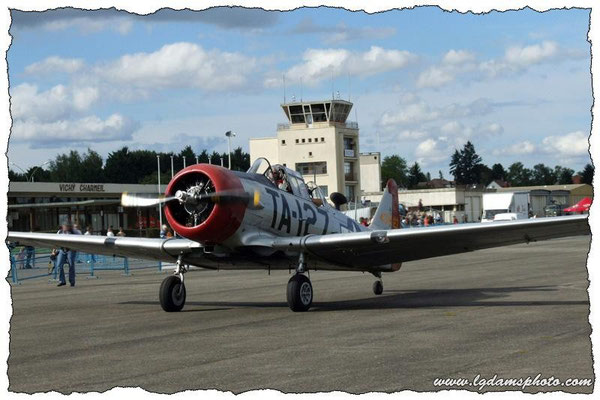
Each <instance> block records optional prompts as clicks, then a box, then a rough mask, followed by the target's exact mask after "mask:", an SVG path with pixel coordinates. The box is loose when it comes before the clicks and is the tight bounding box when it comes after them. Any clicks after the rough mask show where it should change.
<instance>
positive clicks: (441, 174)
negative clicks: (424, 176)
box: [438, 169, 444, 179]
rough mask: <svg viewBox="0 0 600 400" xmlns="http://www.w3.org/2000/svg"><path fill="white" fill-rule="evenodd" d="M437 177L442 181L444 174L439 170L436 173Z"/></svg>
mask: <svg viewBox="0 0 600 400" xmlns="http://www.w3.org/2000/svg"><path fill="white" fill-rule="evenodd" d="M438 177H439V178H440V179H444V174H443V173H442V170H441V169H440V170H439V171H438Z"/></svg>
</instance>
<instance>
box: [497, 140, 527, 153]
mask: <svg viewBox="0 0 600 400" xmlns="http://www.w3.org/2000/svg"><path fill="white" fill-rule="evenodd" d="M536 150H537V148H536V146H535V145H534V144H533V143H531V142H530V141H529V140H525V141H522V142H518V143H514V144H512V145H510V146H508V147H503V148H500V149H495V150H494V151H493V152H492V154H494V155H496V156H499V155H508V156H518V155H526V154H532V153H534V152H535V151H536Z"/></svg>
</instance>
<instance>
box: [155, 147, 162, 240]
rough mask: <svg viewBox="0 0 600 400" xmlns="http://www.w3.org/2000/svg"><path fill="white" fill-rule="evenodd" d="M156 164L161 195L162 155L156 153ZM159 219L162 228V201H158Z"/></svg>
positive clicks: (159, 193)
mask: <svg viewBox="0 0 600 400" xmlns="http://www.w3.org/2000/svg"><path fill="white" fill-rule="evenodd" d="M156 164H157V168H158V175H157V176H158V195H159V196H160V195H161V194H162V193H161V192H160V155H158V154H157V155H156ZM158 221H159V225H160V227H159V228H160V229H162V224H163V223H162V203H158Z"/></svg>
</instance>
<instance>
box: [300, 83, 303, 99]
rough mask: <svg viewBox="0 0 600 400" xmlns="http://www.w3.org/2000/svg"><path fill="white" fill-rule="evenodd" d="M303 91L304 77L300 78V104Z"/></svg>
mask: <svg viewBox="0 0 600 400" xmlns="http://www.w3.org/2000/svg"><path fill="white" fill-rule="evenodd" d="M302 90H303V87H302V77H300V102H302Z"/></svg>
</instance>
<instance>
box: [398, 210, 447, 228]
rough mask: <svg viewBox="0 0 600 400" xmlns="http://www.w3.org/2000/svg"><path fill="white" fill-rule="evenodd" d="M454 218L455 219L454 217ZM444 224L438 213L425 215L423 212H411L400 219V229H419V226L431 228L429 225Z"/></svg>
mask: <svg viewBox="0 0 600 400" xmlns="http://www.w3.org/2000/svg"><path fill="white" fill-rule="evenodd" d="M455 218H456V217H455ZM443 223H444V218H442V215H441V214H440V213H437V212H436V213H434V214H427V213H426V212H424V211H413V212H409V213H407V214H406V215H405V216H404V217H403V218H402V227H403V228H409V227H413V226H416V227H420V226H431V225H440V224H443Z"/></svg>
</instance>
